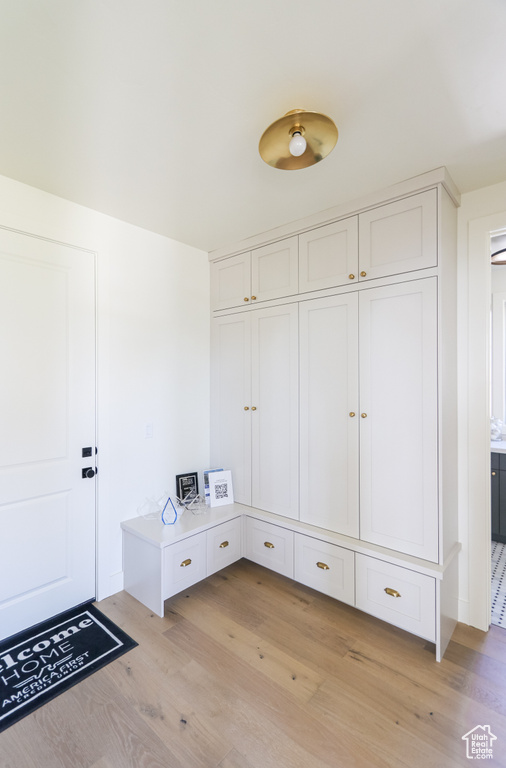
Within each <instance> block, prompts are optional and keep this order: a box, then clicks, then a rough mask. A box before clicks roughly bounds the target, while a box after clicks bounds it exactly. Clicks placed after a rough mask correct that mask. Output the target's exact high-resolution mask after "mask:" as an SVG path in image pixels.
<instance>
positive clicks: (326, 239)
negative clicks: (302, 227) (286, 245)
mask: <svg viewBox="0 0 506 768" xmlns="http://www.w3.org/2000/svg"><path fill="white" fill-rule="evenodd" d="M354 282H355V283H356V282H358V216H351V217H350V218H348V219H342V220H340V221H336V222H333V223H332V224H327V225H326V226H323V227H318V228H317V229H311V230H310V231H309V232H303V233H302V234H301V235H299V291H300V293H305V292H307V291H316V290H320V289H322V288H332V287H334V286H337V285H348V284H349V283H354Z"/></svg>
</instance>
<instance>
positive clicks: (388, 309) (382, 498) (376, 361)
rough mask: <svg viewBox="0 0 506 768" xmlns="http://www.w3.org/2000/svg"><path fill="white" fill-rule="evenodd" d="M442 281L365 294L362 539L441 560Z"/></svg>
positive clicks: (362, 322) (361, 306)
mask: <svg viewBox="0 0 506 768" xmlns="http://www.w3.org/2000/svg"><path fill="white" fill-rule="evenodd" d="M436 290H437V279H436V278H426V279H423V280H414V281H413V282H409V283H401V284H398V285H393V286H386V287H381V288H372V289H370V290H365V291H362V292H361V293H360V298H359V328H360V387H361V389H360V417H361V418H360V432H361V434H360V505H361V509H360V537H361V539H363V540H365V541H369V542H371V543H373V544H379V545H382V546H385V547H389V548H391V549H395V550H398V551H400V552H404V553H406V554H409V555H415V556H417V557H421V558H423V559H426V560H431V561H434V562H437V560H438V485H437V484H438V469H437V467H438V465H437V319H436V318H437V295H436Z"/></svg>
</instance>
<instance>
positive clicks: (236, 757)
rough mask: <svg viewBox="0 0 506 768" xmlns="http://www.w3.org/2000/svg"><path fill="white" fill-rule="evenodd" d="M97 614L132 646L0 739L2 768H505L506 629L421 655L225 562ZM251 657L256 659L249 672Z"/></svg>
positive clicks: (415, 644)
mask: <svg viewBox="0 0 506 768" xmlns="http://www.w3.org/2000/svg"><path fill="white" fill-rule="evenodd" d="M99 608H100V609H101V610H103V612H104V613H105V614H106V615H108V616H110V618H111V619H112V620H113V621H115V622H116V623H117V624H119V625H120V626H121V627H122V628H123V629H124V630H125V631H126V632H127V633H128V634H129V635H131V636H132V637H133V638H134V639H135V640H136V641H137V642H138V643H139V645H138V646H137V647H136V648H134V649H133V650H131V651H129V652H128V653H127V654H125V655H124V656H122V657H120V658H119V659H116V660H115V661H114V662H112V663H110V664H108V665H107V666H106V667H104V668H103V669H101V670H99V671H97V672H95V673H94V674H93V675H91V676H90V677H88V678H87V679H85V680H84V681H82V682H81V683H79V684H78V685H76V686H74V687H73V688H71V689H70V690H69V691H66V692H65V693H63V694H62V695H61V696H58V697H57V698H55V699H54V700H52V701H51V702H49V703H48V704H46V705H45V706H43V707H41V708H39V709H38V710H37V711H36V712H34V713H33V714H31V715H28V716H27V717H25V718H24V719H22V720H21V721H20V722H18V723H17V724H15V725H14V726H12V727H11V728H8V729H7V730H6V731H4V732H3V733H1V734H0V766H1V768H162V766H163V768H180V767H181V768H341V766H342V768H350V767H351V768H457V766H464V765H469V761H468V759H467V758H466V745H465V742H464V741H463V740H462V736H463V735H464V734H465V733H467V731H469V730H471V729H473V728H474V727H475V726H477V725H489V726H490V729H491V731H492V733H493V734H494V735H496V736H497V741H496V742H495V743H494V759H493V764H494V765H496V766H499V768H506V630H502V629H499V628H498V627H492V628H491V631H490V632H489V633H483V632H479V631H478V630H475V629H473V628H470V627H466V626H464V625H458V627H457V629H456V631H455V634H454V637H453V639H452V641H451V642H450V645H449V647H448V650H447V653H446V654H445V657H444V659H443V661H442V662H441V663H437V662H436V660H435V656H434V646H433V644H431V643H427V642H426V641H424V640H422V639H420V638H416V637H414V636H413V635H410V634H408V633H407V632H404V631H403V630H400V629H397V628H395V627H392V626H390V625H388V624H386V623H385V622H382V621H379V620H378V619H375V618H373V617H371V616H367V615H366V614H364V613H361V612H359V611H357V610H355V609H354V608H352V607H351V606H347V605H343V604H341V603H339V602H337V601H335V600H333V599H331V598H328V597H327V596H325V595H321V594H319V593H318V592H315V591H314V590H311V589H309V588H307V587H304V586H303V585H300V584H296V583H295V582H294V581H292V580H290V579H286V578H285V577H283V576H280V575H279V574H276V573H273V572H271V571H268V570H267V569H265V568H261V567H260V566H257V565H255V564H254V563H250V562H248V561H239V562H238V563H235V564H234V565H232V566H229V567H228V568H226V569H224V570H223V571H221V572H219V573H217V574H213V576H211V577H210V578H209V579H206V580H205V581H203V582H201V583H200V584H197V585H194V586H193V587H191V588H190V589H188V590H185V591H184V592H182V593H180V594H179V595H176V596H175V597H173V598H171V599H170V600H167V601H166V603H165V614H166V615H165V617H164V618H160V617H159V616H156V615H155V614H153V612H152V611H150V610H149V609H147V608H146V607H145V606H143V605H141V604H140V603H139V602H138V601H136V600H134V598H132V597H131V596H130V595H128V594H126V593H120V594H118V595H114V596H113V597H111V598H108V599H107V600H104V601H102V602H101V603H100V604H99ZM262 657H263V658H262Z"/></svg>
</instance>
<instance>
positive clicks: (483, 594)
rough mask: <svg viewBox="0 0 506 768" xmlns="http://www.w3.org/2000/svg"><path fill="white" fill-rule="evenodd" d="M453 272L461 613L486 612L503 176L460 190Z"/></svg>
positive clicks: (481, 621) (483, 619) (480, 622)
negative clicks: (496, 250) (495, 253)
mask: <svg viewBox="0 0 506 768" xmlns="http://www.w3.org/2000/svg"><path fill="white" fill-rule="evenodd" d="M458 221H459V234H458V252H459V277H458V282H459V284H458V297H459V298H458V320H459V350H458V352H459V435H458V440H459V538H460V541H461V542H462V553H461V559H460V574H459V585H460V604H459V619H460V620H461V621H463V622H465V623H469V624H472V625H473V626H475V627H478V628H479V629H483V630H486V629H487V628H488V626H489V620H490V560H489V553H490V426H489V415H490V407H489V331H490V292H491V270H490V233H491V232H494V231H499V230H501V229H504V227H505V226H506V182H503V183H501V184H496V185H494V186H492V187H486V188H483V189H479V190H476V191H475V192H470V193H467V194H464V195H462V200H461V207H460V209H459V215H458Z"/></svg>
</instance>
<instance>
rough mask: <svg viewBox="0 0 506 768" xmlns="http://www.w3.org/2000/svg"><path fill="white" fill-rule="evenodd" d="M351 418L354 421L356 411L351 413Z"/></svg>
mask: <svg viewBox="0 0 506 768" xmlns="http://www.w3.org/2000/svg"><path fill="white" fill-rule="evenodd" d="M350 416H351V418H352V419H353V418H354V417H355V411H350Z"/></svg>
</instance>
